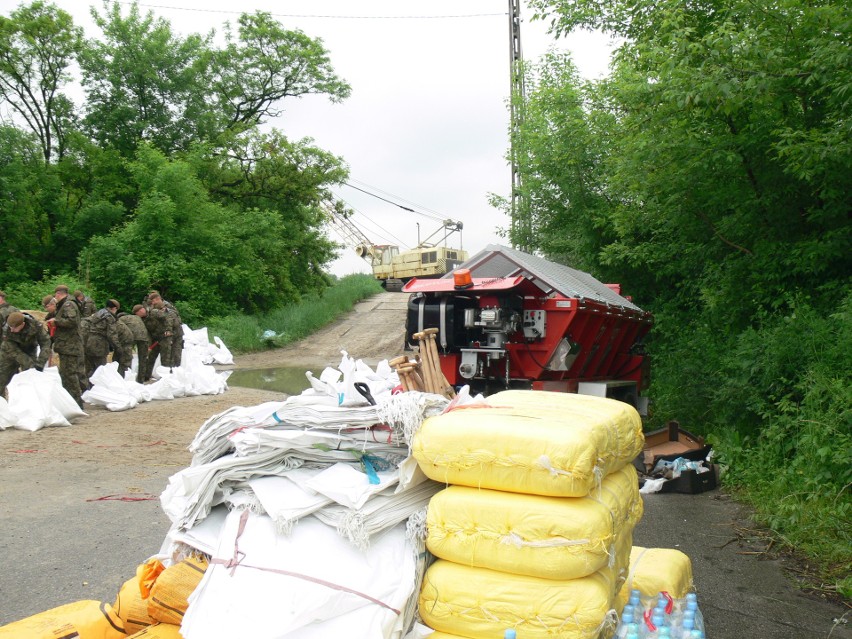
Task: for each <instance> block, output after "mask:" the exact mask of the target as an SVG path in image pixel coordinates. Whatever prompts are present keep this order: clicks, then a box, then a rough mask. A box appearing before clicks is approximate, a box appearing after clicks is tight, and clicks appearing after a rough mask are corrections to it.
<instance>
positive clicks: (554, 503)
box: [412, 391, 644, 639]
mask: <svg viewBox="0 0 852 639" xmlns="http://www.w3.org/2000/svg"><path fill="white" fill-rule="evenodd" d="M488 403H489V407H485V408H482V407H480V408H468V409H464V408H461V409H456V410H453V411H450V412H448V413H446V414H444V415H441V416H438V417H433V418H430V419H428V420H426V422H424V424H423V426H422V427H421V429H420V431H419V432H418V434H417V435H416V437H415V439H414V442H413V445H412V451H413V454H414V456H415V458H416V459H417V461H418V463H419V465H420V468H421V469H422V470H423V471H424V472H425V474H426V475H428V476H429V477H430V478H431V479H434V480H437V481H441V482H444V483H447V484H450V485H449V486H448V487H447V488H446V489H445V490H443V491H442V492H441V493H438V494H437V495H435V497H433V498H432V500H431V501H430V503H429V509H428V516H427V526H428V537H427V547H428V549H429V550H430V551H431V552H432V553H433V554H434V555H435V556H436V557H438V559H437V560H436V561H435V563H434V564H432V566H430V568H429V569H428V571H427V573H426V577H425V580H424V585H423V588H422V590H421V594H420V601H419V612H420V617H421V619H422V620H423V622H424V623H426V625H428V626H429V627H430V628H433V629H435V630H436V631H438V632H436V633H435V634H434V637H436V638H437V637H468V638H473V639H478V638H483V639H485V638H493V637H502V636H503V633H504V631H505V630H506V629H510V628H511V629H514V630H515V631H516V632H517V636H518V637H522V638H523V639H534V638H538V637H542V638H544V637H547V639H554V638H564V639H586V638H588V639H593V638H598V637H608V636H610V635H611V634H612V632H613V631H614V629H615V625H616V615H615V609H616V608H618V606H617V596H616V595H617V593H618V590H619V588H620V586H621V584H622V582H623V581H624V579H625V577H626V575H627V570H628V566H629V558H630V549H631V546H632V535H633V527H634V526H635V524H636V523H637V522H638V521H639V519H640V518H641V516H642V500H641V496H640V495H639V490H638V480H637V477H636V471H635V470H634V469H633V466H632V465H631V463H630V462H631V461H632V460H633V459H634V458H635V457H636V455H637V454H638V453H639V452H640V451H641V450H642V447H643V444H644V437H643V435H642V423H641V419H640V417H639V414H638V413H637V412H636V411H635V409H633V407H631V406H629V405H628V404H625V403H622V402H617V401H614V400H609V399H602V398H598V397H589V396H584V395H573V394H563V393H548V392H543V391H505V392H502V393H498V394H496V395H492V396H490V397H489V398H488Z"/></svg>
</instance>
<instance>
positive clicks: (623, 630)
mask: <svg viewBox="0 0 852 639" xmlns="http://www.w3.org/2000/svg"><path fill="white" fill-rule="evenodd" d="M635 625H636V624H634V623H633V613H632V612H630V611H628V612H622V613H621V622H620V623H619V625H618V632H617V634H616V636H617V637H618V639H625V637H627V634H628V632H629V629H630V627H631V626H635ZM637 627H638V626H637Z"/></svg>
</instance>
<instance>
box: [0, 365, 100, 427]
mask: <svg viewBox="0 0 852 639" xmlns="http://www.w3.org/2000/svg"><path fill="white" fill-rule="evenodd" d="M6 388H7V389H8V391H9V401H8V402H7V401H6V400H5V399H4V398H3V397H0V430H4V429H6V428H18V429H20V430H28V431H31V432H34V431H37V430H40V429H42V428H44V427H45V426H70V425H71V422H72V421H73V420H74V419H76V418H78V417H82V416H84V415H85V414H86V413H84V412H83V411H82V410H81V409H80V407H79V406H77V402H75V401H74V398H73V397H71V395H70V394H69V393H68V391H66V390H65V389H64V388H63V387H62V380H61V379H60V378H59V369H58V368H56V367H55V366H51V367H48V368H45V369H44V371H37V370H36V369H34V368H30V369H29V370H25V371H21V372H20V373H17V374H16V375H14V376H13V377H12V379H11V380H10V381H9V384H8V386H7V387H6Z"/></svg>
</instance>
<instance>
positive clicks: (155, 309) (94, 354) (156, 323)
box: [0, 284, 183, 408]
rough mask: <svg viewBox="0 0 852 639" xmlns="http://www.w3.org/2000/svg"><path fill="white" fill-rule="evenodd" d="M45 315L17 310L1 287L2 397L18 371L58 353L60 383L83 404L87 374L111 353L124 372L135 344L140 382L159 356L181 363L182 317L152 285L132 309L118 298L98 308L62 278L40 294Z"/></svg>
mask: <svg viewBox="0 0 852 639" xmlns="http://www.w3.org/2000/svg"><path fill="white" fill-rule="evenodd" d="M42 306H43V307H44V310H45V311H46V315H45V317H44V320H42V321H39V320H38V319H36V318H35V317H34V316H33V315H32V314H30V313H27V312H26V311H20V310H19V309H17V308H15V307H14V306H12V305H11V304H10V303H9V302H7V301H6V294H5V293H4V292H3V291H0V321H2V324H0V325H2V331H3V336H2V343H0V397H2V396H5V392H6V386H7V384H8V383H9V381H10V380H11V379H12V376H14V375H15V374H16V373H18V372H19V371H23V370H28V369H30V368H35V369H36V370H39V371H41V370H43V369H44V367H45V366H46V365H49V363H50V361H51V354H52V353H56V354H57V355H58V358H57V359H58V368H59V377H60V379H61V380H62V386H63V387H64V388H65V390H67V391H68V393H69V394H70V395H71V397H73V398H74V401H76V402H77V404H78V405H79V406H80V408H82V407H83V400H82V399H81V395H82V393H83V392H84V391H85V390H87V389H88V388H90V387H91V381H90V378H91V377H92V374H93V373H94V372H95V370H97V368H98V366H102V365H103V364H106V361H107V357H108V356H109V354H110V353H112V359H113V361H116V362H118V373H119V374H120V375H121V376H122V377H124V374H125V372H126V371H127V370H129V369H130V367H131V364H132V361H133V350H134V348H135V349H136V354H137V358H138V366H137V372H136V381H137V382H139V383H140V384H144V383H145V382H147V381H149V380H150V379H151V377H152V375H153V369H154V365H155V363H156V361H157V356H159V358H160V364H161V365H162V366H167V367H169V368H173V367H176V366H180V360H181V354H182V351H183V323H182V321H181V318H180V314H179V313H178V311H177V309H176V308H175V307H174V305H173V304H172V303H171V302H168V301H166V300H164V299H163V298H162V296H161V295H160V294H159V293H158V292H157V291H151V292H150V293H148V295H147V296H145V299H144V300H143V301H142V303H141V304H136V305H135V306H134V307H133V308H132V309H131V312H130V313H126V312H122V311H121V304H119V302H118V301H116V300H114V299H109V300H107V302H106V304H105V305H104V307H103V308H101V309H100V310H96V306H95V303H94V301H93V300H92V298H91V297H88V296H87V295H85V294H84V293H83V292H82V291H74V293H73V294H70V293H69V289H68V287H67V286H65V285H64V284H60V285H58V286H57V287H56V289H55V290H54V292H53V294H52V295H47V296H45V297H44V299H42Z"/></svg>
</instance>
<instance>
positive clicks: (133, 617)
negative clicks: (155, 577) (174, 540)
mask: <svg viewBox="0 0 852 639" xmlns="http://www.w3.org/2000/svg"><path fill="white" fill-rule="evenodd" d="M149 571H150V565H149V564H148V563H145V564H140V565H139V566H138V567H137V568H136V574H135V575H134V576H133V577H131V578H130V579H128V580H127V581H125V582H124V584H122V586H121V588H120V589H119V591H118V596H117V597H116V599H115V604H113V607H114V608H115V611H116V613H117V614H118V616H119V617H121V620H122V621H123V622H124V629H125V631H126V632H127V634H131V635H132V634H133V633H134V632H139V631H140V630H142V628H144V627H146V626H150V625H151V624H152V623H154V621H155V620H154V619H152V618H151V617H150V615H148V602H147V601H146V600H145V599H143V598H142V592H141V588H143V587H144V588H145V589H146V590H147V589H148V588H149V587H150V585H151V584H149V583H148V579H147V576H148V574H149Z"/></svg>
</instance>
